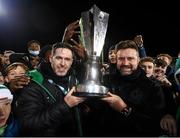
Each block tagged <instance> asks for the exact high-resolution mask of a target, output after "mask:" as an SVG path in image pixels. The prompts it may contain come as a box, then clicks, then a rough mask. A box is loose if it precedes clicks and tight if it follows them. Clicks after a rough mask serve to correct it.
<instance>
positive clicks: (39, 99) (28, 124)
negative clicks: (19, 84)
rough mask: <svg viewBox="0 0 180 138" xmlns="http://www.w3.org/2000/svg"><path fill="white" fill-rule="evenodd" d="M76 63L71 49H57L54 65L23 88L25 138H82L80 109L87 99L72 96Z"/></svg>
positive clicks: (19, 108) (19, 109)
mask: <svg viewBox="0 0 180 138" xmlns="http://www.w3.org/2000/svg"><path fill="white" fill-rule="evenodd" d="M73 62H74V61H73V50H72V47H71V45H69V44H66V43H56V44H54V45H53V48H52V54H51V56H50V63H49V64H48V63H47V64H43V67H41V70H40V72H41V74H40V73H36V76H35V77H36V78H37V76H38V75H39V78H38V80H37V79H36V80H32V81H31V82H30V83H29V85H28V86H27V87H25V88H23V90H22V93H21V95H20V96H19V98H18V100H17V102H16V115H17V117H18V119H19V121H20V130H21V136H79V134H78V132H80V131H81V130H80V129H81V128H80V120H79V110H78V107H77V105H78V104H79V103H81V102H83V101H84V98H79V97H75V96H72V93H73V92H74V91H75V88H74V87H73V86H75V85H76V83H77V80H76V78H75V75H74V71H73V68H72V64H73Z"/></svg>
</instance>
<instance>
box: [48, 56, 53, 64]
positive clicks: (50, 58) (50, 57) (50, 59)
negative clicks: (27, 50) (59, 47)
mask: <svg viewBox="0 0 180 138" xmlns="http://www.w3.org/2000/svg"><path fill="white" fill-rule="evenodd" d="M52 58H53V56H52V55H50V56H49V61H50V63H51V62H52Z"/></svg>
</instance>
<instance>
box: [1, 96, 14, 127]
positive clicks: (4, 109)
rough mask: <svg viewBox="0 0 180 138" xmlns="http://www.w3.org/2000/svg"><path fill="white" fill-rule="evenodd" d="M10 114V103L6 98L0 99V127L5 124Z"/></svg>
mask: <svg viewBox="0 0 180 138" xmlns="http://www.w3.org/2000/svg"><path fill="white" fill-rule="evenodd" d="M10 112H11V101H10V100H9V99H8V98H3V99H0V127H3V126H5V125H6V123H7V119H8V118H9V115H10Z"/></svg>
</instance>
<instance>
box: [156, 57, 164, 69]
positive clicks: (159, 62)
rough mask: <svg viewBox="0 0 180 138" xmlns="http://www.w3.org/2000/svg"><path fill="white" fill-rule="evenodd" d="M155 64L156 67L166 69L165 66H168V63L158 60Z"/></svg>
mask: <svg viewBox="0 0 180 138" xmlns="http://www.w3.org/2000/svg"><path fill="white" fill-rule="evenodd" d="M154 64H155V65H156V66H158V67H165V66H167V63H166V61H164V60H162V59H158V58H157V59H155V60H154Z"/></svg>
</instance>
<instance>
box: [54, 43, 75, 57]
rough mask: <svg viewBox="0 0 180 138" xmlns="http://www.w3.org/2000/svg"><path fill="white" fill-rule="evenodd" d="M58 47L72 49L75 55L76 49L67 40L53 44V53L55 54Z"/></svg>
mask: <svg viewBox="0 0 180 138" xmlns="http://www.w3.org/2000/svg"><path fill="white" fill-rule="evenodd" d="M57 48H67V49H69V50H71V52H72V55H73V57H74V50H73V48H72V45H71V44H69V43H66V42H57V43H55V44H53V46H52V55H54V53H55V51H56V49H57Z"/></svg>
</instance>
